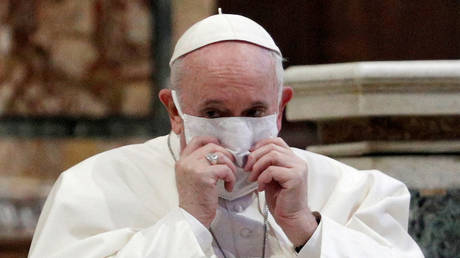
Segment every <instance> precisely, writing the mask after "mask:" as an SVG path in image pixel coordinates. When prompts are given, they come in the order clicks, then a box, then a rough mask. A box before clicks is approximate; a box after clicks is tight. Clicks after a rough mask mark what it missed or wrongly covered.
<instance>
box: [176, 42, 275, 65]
mask: <svg viewBox="0 0 460 258" xmlns="http://www.w3.org/2000/svg"><path fill="white" fill-rule="evenodd" d="M183 59H184V60H185V62H187V63H188V64H190V63H193V62H198V63H201V64H203V65H209V64H210V63H211V64H212V63H220V64H222V62H228V63H233V62H238V61H243V62H251V61H252V60H255V62H257V63H259V62H264V60H265V61H268V60H271V55H270V50H268V49H266V48H263V47H260V46H258V45H255V44H252V43H248V42H244V41H235V40H232V41H222V42H216V43H213V44H210V45H206V46H203V47H201V48H199V49H196V50H194V51H192V52H190V53H187V54H186V55H185V56H183Z"/></svg>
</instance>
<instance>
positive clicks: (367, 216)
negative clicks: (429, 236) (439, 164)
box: [298, 171, 424, 258]
mask: <svg viewBox="0 0 460 258" xmlns="http://www.w3.org/2000/svg"><path fill="white" fill-rule="evenodd" d="M359 172H360V173H368V175H369V177H370V178H371V179H370V180H368V181H367V187H365V189H366V188H367V190H366V191H365V192H364V193H363V194H362V196H361V197H360V199H361V200H360V201H359V202H355V201H354V199H353V197H352V196H351V195H353V196H355V195H356V194H357V193H356V192H355V191H350V192H347V191H346V190H344V189H339V188H341V187H342V186H340V183H338V184H337V186H336V191H337V193H338V194H339V195H340V196H339V197H335V194H332V195H331V196H330V197H329V202H331V203H330V204H329V203H327V204H326V205H325V208H324V210H325V211H324V212H321V214H322V218H321V223H320V225H319V226H318V228H317V230H316V231H315V232H314V234H313V236H312V238H311V239H310V240H309V241H308V242H307V243H306V245H305V246H304V247H303V248H302V249H301V251H300V252H299V254H298V256H299V257H318V258H319V257H367V258H377V257H382V258H384V257H401V258H405V257H411V258H418V257H424V256H423V254H422V252H421V251H420V248H419V247H418V245H417V244H416V243H415V241H414V240H413V239H412V238H411V237H410V235H409V234H408V233H407V221H408V211H409V201H410V194H409V191H408V190H407V188H406V187H405V186H404V184H402V183H400V182H398V181H397V180H394V179H392V178H390V177H388V176H386V175H383V174H381V173H380V172H378V171H359ZM350 176H351V175H350ZM345 187H347V186H345ZM337 193H336V194H337ZM348 194H349V195H350V196H348V204H346V203H347V195H348ZM335 201H339V202H340V203H341V204H337V203H335ZM330 205H332V206H334V207H336V206H342V207H339V208H331V209H328V207H330ZM347 205H348V206H349V207H346V206H347ZM340 208H342V210H340ZM341 213H342V214H341Z"/></svg>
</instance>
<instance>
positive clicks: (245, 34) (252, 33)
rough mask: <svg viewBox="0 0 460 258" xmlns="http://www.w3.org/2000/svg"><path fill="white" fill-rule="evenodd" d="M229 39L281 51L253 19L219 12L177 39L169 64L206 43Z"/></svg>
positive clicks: (198, 23)
mask: <svg viewBox="0 0 460 258" xmlns="http://www.w3.org/2000/svg"><path fill="white" fill-rule="evenodd" d="M228 40H237V41H246V42H249V43H253V44H256V45H259V46H261V47H264V48H268V49H271V50H273V51H275V52H277V53H278V54H279V55H280V56H281V51H280V50H279V48H278V47H277V46H276V44H275V41H273V39H272V37H271V36H270V34H268V32H267V31H266V30H265V29H264V28H262V26H260V25H259V24H257V23H256V22H254V21H253V20H251V19H249V18H246V17H244V16H241V15H235V14H222V13H221V12H220V10H219V14H216V15H212V16H209V17H208V18H205V19H203V20H201V21H199V22H197V23H195V24H194V25H193V26H192V27H190V28H189V29H188V30H187V31H186V32H185V33H184V34H183V35H182V36H181V37H180V38H179V40H178V41H177V44H176V47H175V48H174V52H173V55H172V57H171V60H170V61H169V66H171V64H172V63H173V62H174V61H175V60H176V59H178V58H179V57H181V56H183V55H185V54H188V53H190V52H192V51H194V50H196V49H198V48H201V47H204V46H206V45H209V44H212V43H216V42H220V41H228Z"/></svg>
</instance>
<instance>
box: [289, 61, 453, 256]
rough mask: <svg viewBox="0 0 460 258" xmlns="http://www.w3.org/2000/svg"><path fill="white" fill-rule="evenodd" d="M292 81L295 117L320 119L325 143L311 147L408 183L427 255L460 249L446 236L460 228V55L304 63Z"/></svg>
mask: <svg viewBox="0 0 460 258" xmlns="http://www.w3.org/2000/svg"><path fill="white" fill-rule="evenodd" d="M285 83H286V85H289V86H291V87H293V88H294V91H295V94H294V99H293V100H292V101H291V103H289V105H288V107H287V112H286V115H287V119H288V120H289V121H310V122H311V121H313V122H315V123H316V125H317V130H318V131H317V135H318V138H319V139H318V142H319V144H318V145H315V146H307V150H310V151H312V152H316V153H320V154H324V155H327V156H330V157H333V158H335V159H337V160H339V161H342V162H344V163H346V164H349V165H351V166H353V167H356V168H358V169H378V170H381V171H383V172H385V173H387V174H389V175H391V176H393V177H395V178H397V179H399V180H401V181H403V182H404V183H406V185H407V186H408V187H409V189H411V191H412V194H413V196H412V205H411V224H410V225H411V228H410V232H411V234H412V235H413V237H414V238H415V239H416V240H418V241H419V243H420V245H421V246H422V248H423V250H424V252H425V254H426V255H427V257H452V256H455V254H456V253H457V252H458V251H459V247H458V245H457V247H455V245H454V244H453V242H452V246H450V247H445V243H446V242H450V241H454V240H455V239H456V236H458V234H460V232H459V229H458V227H457V228H456V229H455V227H454V221H453V220H452V219H451V218H452V217H455V216H456V217H457V218H458V216H459V215H460V212H459V207H460V201H459V199H458V197H456V195H458V189H459V188H460V176H459V175H460V61H405V62H359V63H344V64H330V65H311V66H296V67H290V68H289V69H287V70H286V73H285ZM426 200H428V201H426ZM424 205H425V206H424ZM426 205H429V206H430V207H426ZM444 211H445V212H444ZM443 212H444V213H443ZM430 218H436V219H435V220H432V219H430ZM434 221H436V222H434ZM436 223H438V224H436ZM439 225H441V226H439ZM442 242H444V244H440V243H442ZM443 246H444V247H443Z"/></svg>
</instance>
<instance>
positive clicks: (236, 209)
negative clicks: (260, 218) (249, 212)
mask: <svg viewBox="0 0 460 258" xmlns="http://www.w3.org/2000/svg"><path fill="white" fill-rule="evenodd" d="M233 210H234V211H235V212H242V211H243V210H244V208H243V206H241V205H239V204H237V205H235V206H234V207H233Z"/></svg>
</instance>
